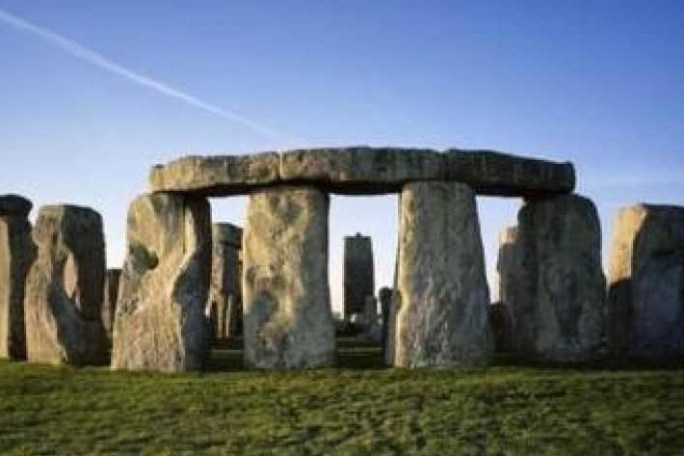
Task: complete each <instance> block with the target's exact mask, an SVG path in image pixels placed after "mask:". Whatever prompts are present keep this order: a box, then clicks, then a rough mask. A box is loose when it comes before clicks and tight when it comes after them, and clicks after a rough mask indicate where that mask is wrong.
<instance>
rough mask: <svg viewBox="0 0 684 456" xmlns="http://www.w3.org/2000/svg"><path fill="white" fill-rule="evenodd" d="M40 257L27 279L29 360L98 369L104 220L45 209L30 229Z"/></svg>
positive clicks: (102, 349) (102, 346)
mask: <svg viewBox="0 0 684 456" xmlns="http://www.w3.org/2000/svg"><path fill="white" fill-rule="evenodd" d="M33 240H34V242H35V243H36V244H37V246H38V256H37V259H36V261H35V262H34V263H33V266H32V267H31V270H30V272H29V274H28V278H27V280H26V296H25V301H24V302H25V305H24V308H25V312H26V333H27V334H26V335H27V340H26V342H27V351H28V360H29V361H32V362H41V363H50V364H72V365H97V364H106V363H107V360H108V342H107V335H106V332H105V330H104V327H103V325H102V320H101V312H102V299H103V291H104V276H105V245H104V234H103V230H102V218H101V217H100V214H98V213H97V212H95V211H94V210H92V209H89V208H86V207H79V206H65V205H62V206H44V207H42V208H41V209H40V212H39V213H38V220H37V222H36V226H35V228H34V230H33Z"/></svg>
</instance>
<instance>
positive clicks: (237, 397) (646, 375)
mask: <svg viewBox="0 0 684 456" xmlns="http://www.w3.org/2000/svg"><path fill="white" fill-rule="evenodd" d="M339 362H340V365H341V366H342V367H341V368H339V369H324V370H315V371H309V372H300V373H274V372H253V371H252V372H250V371H244V370H242V369H240V367H239V353H238V352H236V351H235V350H217V351H215V353H214V357H213V360H212V365H211V366H210V367H211V371H210V372H206V373H202V374H182V375H181V374H179V375H168V374H152V373H127V372H109V371H108V370H106V369H72V368H56V367H49V366H39V365H29V364H26V363H10V362H6V361H3V362H0V453H2V454H12V453H14V454H52V453H58V454H70V455H73V454H98V453H99V454H111V453H123V454H138V453H142V454H185V453H199V452H202V453H210V454H278V455H309V454H311V455H313V454H341V455H365V454H369V455H370V454H372V455H398V454H431V455H432V454H434V455H457V454H473V455H477V454H520V455H557V454H579V455H598V454H600V455H613V454H615V455H618V454H634V455H637V454H638V455H642V454H653V455H666V454H672V455H681V454H684V370H677V369H666V370H665V369H663V370H632V371H628V370H614V369H611V370H605V369H604V370H601V369H596V368H594V369H584V370H581V369H552V368H533V367H519V366H503V365H501V366H498V367H497V366H495V367H490V368H486V369H477V370H449V371H446V370H442V371H440V370H418V371H407V370H399V369H384V368H381V364H380V352H379V349H376V348H371V347H364V346H356V345H352V344H349V343H344V342H343V343H342V344H341V349H340V353H339ZM226 369H227V370H228V371H227V372H226V371H222V372H221V371H220V370H226Z"/></svg>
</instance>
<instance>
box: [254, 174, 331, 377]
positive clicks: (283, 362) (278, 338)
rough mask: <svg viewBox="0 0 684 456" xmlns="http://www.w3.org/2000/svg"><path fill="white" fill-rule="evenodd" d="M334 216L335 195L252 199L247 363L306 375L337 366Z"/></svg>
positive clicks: (261, 194) (277, 192)
mask: <svg viewBox="0 0 684 456" xmlns="http://www.w3.org/2000/svg"><path fill="white" fill-rule="evenodd" d="M328 211H329V197H328V195H326V194H325V193H323V192H322V191H320V190H318V189H316V188H314V187H306V186H296V187H295V186H281V187H273V188H269V189H265V190H260V191H256V192H253V193H251V194H250V196H249V202H248V205H247V219H246V224H245V234H244V238H243V279H242V280H243V285H242V288H243V319H244V321H243V333H244V359H245V363H246V365H248V366H250V367H254V368H260V369H269V368H270V369H274V368H275V369H301V368H310V367H319V366H330V365H332V364H333V363H334V360H335V328H334V323H333V318H332V310H331V307H330V290H329V286H328Z"/></svg>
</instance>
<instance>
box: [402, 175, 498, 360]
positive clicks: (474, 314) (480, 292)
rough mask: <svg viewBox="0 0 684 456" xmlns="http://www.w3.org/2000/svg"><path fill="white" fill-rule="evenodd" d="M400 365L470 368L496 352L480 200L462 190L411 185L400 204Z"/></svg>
mask: <svg viewBox="0 0 684 456" xmlns="http://www.w3.org/2000/svg"><path fill="white" fill-rule="evenodd" d="M400 218H401V220H400V239H399V248H400V251H399V272H398V287H399V300H400V301H401V304H400V307H399V313H398V315H397V323H396V325H397V326H396V335H395V338H396V339H395V352H396V353H395V360H394V362H395V365H398V366H404V367H423V366H450V365H455V366H459V365H461V366H467V365H477V364H482V363H486V362H487V361H489V359H490V356H491V354H492V351H493V345H492V344H493V340H492V337H491V333H490V328H489V323H488V319H487V309H488V307H489V290H488V288H487V281H486V277H485V269H484V254H483V248H482V240H481V239H480V227H479V222H478V218H477V209H476V206H475V194H474V193H473V191H472V190H471V189H470V188H469V187H468V186H466V185H463V184H459V183H427V182H421V183H412V184H408V185H406V186H405V187H404V189H403V191H402V194H401V203H400Z"/></svg>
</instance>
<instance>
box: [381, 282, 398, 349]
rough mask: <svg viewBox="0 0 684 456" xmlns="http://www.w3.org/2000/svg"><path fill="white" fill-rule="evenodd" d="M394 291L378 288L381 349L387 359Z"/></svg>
mask: <svg viewBox="0 0 684 456" xmlns="http://www.w3.org/2000/svg"><path fill="white" fill-rule="evenodd" d="M393 294H394V291H393V290H392V289H391V288H388V287H382V288H380V291H379V292H378V300H379V301H380V315H381V316H382V334H381V344H382V351H383V358H385V361H387V359H386V358H387V351H388V347H387V340H388V336H389V325H390V314H391V312H392V295H393Z"/></svg>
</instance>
